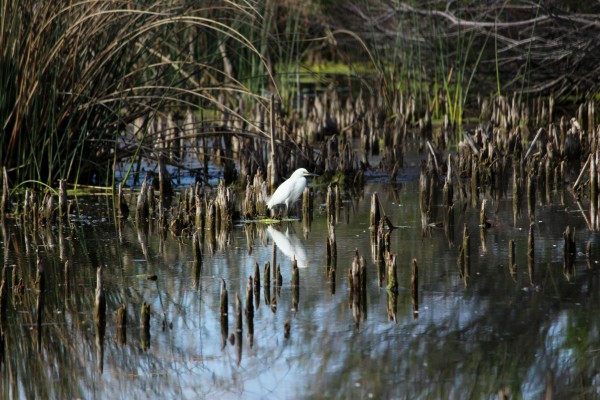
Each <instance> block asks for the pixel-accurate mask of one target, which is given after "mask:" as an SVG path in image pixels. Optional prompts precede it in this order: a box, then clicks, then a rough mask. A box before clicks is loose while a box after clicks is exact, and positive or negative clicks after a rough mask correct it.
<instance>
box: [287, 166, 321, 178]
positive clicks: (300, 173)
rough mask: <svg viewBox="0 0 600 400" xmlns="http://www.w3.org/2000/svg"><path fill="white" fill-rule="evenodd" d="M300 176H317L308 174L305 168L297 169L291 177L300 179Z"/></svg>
mask: <svg viewBox="0 0 600 400" xmlns="http://www.w3.org/2000/svg"><path fill="white" fill-rule="evenodd" d="M301 176H317V174H313V173H311V172H308V170H307V169H306V168H298V169H297V170H296V171H294V173H293V174H292V177H301Z"/></svg>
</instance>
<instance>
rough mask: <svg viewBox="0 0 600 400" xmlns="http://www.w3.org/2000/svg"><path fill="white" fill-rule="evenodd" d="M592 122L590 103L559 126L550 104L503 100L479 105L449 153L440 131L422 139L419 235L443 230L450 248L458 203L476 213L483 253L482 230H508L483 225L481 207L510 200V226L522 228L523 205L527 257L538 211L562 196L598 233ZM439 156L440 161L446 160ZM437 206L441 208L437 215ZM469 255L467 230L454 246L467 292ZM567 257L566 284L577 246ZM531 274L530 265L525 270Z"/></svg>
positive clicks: (597, 134) (597, 130)
mask: <svg viewBox="0 0 600 400" xmlns="http://www.w3.org/2000/svg"><path fill="white" fill-rule="evenodd" d="M595 121H596V116H595V106H594V102H593V101H588V102H585V103H583V104H581V106H580V107H579V108H578V110H577V112H576V114H575V115H574V116H572V117H565V116H561V117H560V118H559V117H556V116H555V115H554V100H553V98H552V97H549V98H548V99H541V98H539V99H537V100H536V101H534V102H533V104H525V103H523V102H520V101H518V99H517V96H514V97H513V98H512V100H511V101H509V100H508V99H506V98H503V97H500V98H497V99H495V100H493V101H488V100H484V101H483V102H482V104H481V116H480V122H479V124H478V125H477V126H476V127H475V128H474V129H472V130H470V131H464V132H463V134H462V139H461V141H460V142H459V143H458V146H457V148H456V151H455V152H453V151H452V149H450V148H448V147H447V141H446V140H445V131H444V129H445V126H442V127H440V128H439V129H437V130H435V131H434V130H433V129H432V130H431V131H428V132H426V131H423V132H422V136H421V140H422V142H424V143H426V146H425V148H426V151H427V156H426V160H423V162H422V164H421V171H420V178H419V196H420V203H419V204H420V211H421V221H422V229H423V235H424V236H427V235H429V234H430V230H431V229H432V228H434V227H443V228H444V230H445V232H446V235H447V238H448V241H449V243H450V244H451V245H452V244H453V243H454V202H455V200H459V201H461V202H462V203H463V204H465V205H470V206H471V207H473V208H476V209H479V210H480V228H481V236H482V243H483V246H484V248H483V250H484V252H485V251H486V249H485V235H486V231H487V229H489V228H490V227H494V226H495V225H498V224H503V223H506V222H505V221H494V220H493V219H490V218H489V217H488V214H487V209H486V202H488V201H489V202H492V203H498V202H499V201H500V199H502V198H503V197H505V196H507V195H508V193H510V194H511V195H512V204H513V221H512V224H513V226H515V227H518V226H519V224H520V223H521V221H522V209H523V206H524V203H526V206H527V216H528V221H529V222H528V223H527V225H528V227H529V230H530V244H529V249H528V254H530V255H531V256H532V255H533V237H534V233H533V232H534V226H535V222H536V220H535V209H536V206H537V205H538V204H541V205H544V204H552V203H553V202H555V201H559V202H560V203H561V204H562V203H563V202H564V196H565V193H569V192H570V193H571V195H572V196H573V197H574V198H575V200H576V201H577V204H578V205H579V207H580V209H581V211H582V214H583V215H584V217H585V219H586V222H587V225H588V227H589V229H590V230H591V231H598V229H599V228H600V225H599V222H598V206H599V203H598V201H599V198H598V178H597V176H598V168H599V166H598V157H599V154H598V152H599V150H600V149H599V148H598V141H599V140H600V126H599V125H596V124H595ZM442 154H446V156H445V158H444V156H443V155H442ZM566 189H570V190H566ZM586 200H587V202H588V204H589V205H588V207H589V213H588V212H583V209H584V206H583V205H582V203H583V202H584V201H586ZM440 203H441V205H442V207H437V205H438V204H440ZM440 214H442V215H440ZM588 215H589V217H588ZM566 231H567V232H568V233H566V234H565V238H569V240H568V241H567V239H565V241H566V242H565V243H567V242H568V243H571V242H573V243H574V241H575V239H574V231H573V230H570V228H569V227H567V228H566ZM513 245H514V243H513ZM469 251H470V249H469V230H468V228H467V227H466V226H465V228H464V231H463V238H462V241H461V243H460V244H459V246H458V264H459V269H460V272H461V276H462V277H463V278H464V280H465V284H466V282H467V280H468V277H469V269H470V268H469V267H470V264H469ZM513 252H514V248H513V249H512V250H511V254H513ZM565 252H566V253H565V256H564V259H565V275H567V276H570V275H572V271H573V262H572V260H573V258H574V255H575V252H576V249H575V245H574V244H573V245H572V246H570V245H565ZM567 253H568V254H567ZM588 253H589V252H588ZM531 258H533V257H531ZM532 261H533V260H532ZM510 264H511V268H512V263H510ZM532 268H533V262H531V263H530V267H529V269H530V270H532ZM532 275H533V273H531V274H530V276H532Z"/></svg>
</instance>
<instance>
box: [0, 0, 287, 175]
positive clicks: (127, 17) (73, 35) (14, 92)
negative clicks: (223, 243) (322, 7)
mask: <svg viewBox="0 0 600 400" xmlns="http://www.w3.org/2000/svg"><path fill="white" fill-rule="evenodd" d="M179 4H181V5H179ZM136 6H137V5H136ZM136 6H133V5H131V4H130V3H123V2H119V1H91V0H90V1H83V2H78V3H75V2H69V1H58V2H42V3H40V2H37V1H34V0H25V1H20V0H19V1H17V0H7V1H6V2H3V3H2V8H1V10H0V12H1V14H2V15H1V16H0V17H1V18H0V23H1V24H2V29H1V30H0V35H1V36H0V44H1V46H0V52H1V53H0V67H2V74H0V123H1V126H0V127H1V129H2V136H1V138H0V153H1V154H2V160H1V162H2V164H3V165H5V166H7V169H8V172H9V176H10V177H11V179H12V180H14V181H17V182H18V181H22V180H26V179H33V180H36V181H41V182H46V183H48V184H52V183H53V182H55V181H56V180H57V179H58V178H67V179H68V180H69V181H70V182H79V181H81V182H86V183H93V184H107V183H109V184H110V177H111V174H112V172H113V171H112V165H114V163H115V162H118V161H119V159H120V158H121V157H125V156H129V154H121V147H120V144H119V138H120V135H121V134H122V133H123V131H124V128H125V127H126V125H127V124H128V123H130V122H131V121H133V120H135V119H136V118H138V117H140V116H143V117H147V119H148V120H150V119H151V117H152V115H153V114H155V113H156V112H158V111H159V110H161V109H169V108H178V107H179V108H182V107H194V108H195V109H199V110H203V109H205V110H215V109H216V110H220V111H227V112H229V113H231V114H233V115H236V110H235V109H233V108H232V107H231V104H232V102H233V99H236V98H239V97H241V96H245V97H246V98H248V99H250V101H254V102H264V101H265V99H264V97H262V96H261V95H260V94H257V93H259V90H258V88H260V87H263V88H265V87H270V88H271V91H273V90H274V91H275V92H277V84H276V82H275V81H274V76H273V74H272V72H271V64H272V61H271V60H270V58H271V55H270V52H269V51H268V49H269V41H270V40H272V32H271V27H270V26H269V25H268V24H269V23H272V21H270V20H268V19H264V18H263V15H262V14H261V13H262V12H263V11H264V10H262V9H259V8H258V7H257V6H254V5H252V3H247V2H240V3H237V2H234V1H222V2H219V3H216V4H215V5H194V4H190V5H186V4H185V3H178V4H173V3H170V4H163V3H160V2H157V3H149V4H148V5H139V8H136ZM255 38H258V40H257V41H253V39H255ZM231 59H235V60H237V63H236V64H233V63H232V62H231ZM234 69H235V70H234ZM244 70H246V71H249V73H243V71H244ZM238 77H241V79H238ZM239 117H240V118H244V116H243V115H239ZM248 122H249V123H251V121H248ZM145 143H147V141H146V140H145V138H142V140H140V142H139V143H138V151H139V152H146V151H148V150H149V148H148V147H145V146H146V144H145Z"/></svg>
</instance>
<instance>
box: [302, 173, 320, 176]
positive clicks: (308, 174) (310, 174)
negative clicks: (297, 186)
mask: <svg viewBox="0 0 600 400" xmlns="http://www.w3.org/2000/svg"><path fill="white" fill-rule="evenodd" d="M304 176H319V175H317V174H313V173H312V172H307V173H305V174H304Z"/></svg>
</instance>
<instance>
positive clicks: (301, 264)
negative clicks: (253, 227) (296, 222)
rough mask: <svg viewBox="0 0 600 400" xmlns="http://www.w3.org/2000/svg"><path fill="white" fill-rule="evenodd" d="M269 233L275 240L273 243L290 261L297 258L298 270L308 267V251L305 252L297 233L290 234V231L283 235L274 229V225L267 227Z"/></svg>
mask: <svg viewBox="0 0 600 400" xmlns="http://www.w3.org/2000/svg"><path fill="white" fill-rule="evenodd" d="M267 232H269V235H270V236H271V238H273V242H274V243H275V245H276V246H277V247H278V248H279V250H281V252H282V253H283V254H285V255H286V256H287V257H288V258H289V259H290V260H293V259H294V257H295V258H296V261H298V268H306V267H308V257H307V256H306V250H304V245H303V244H302V242H301V241H300V239H298V236H296V234H295V233H293V232H290V231H289V230H288V229H286V230H285V233H283V232H281V231H278V230H277V229H275V228H273V226H272V225H269V226H268V227H267Z"/></svg>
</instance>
